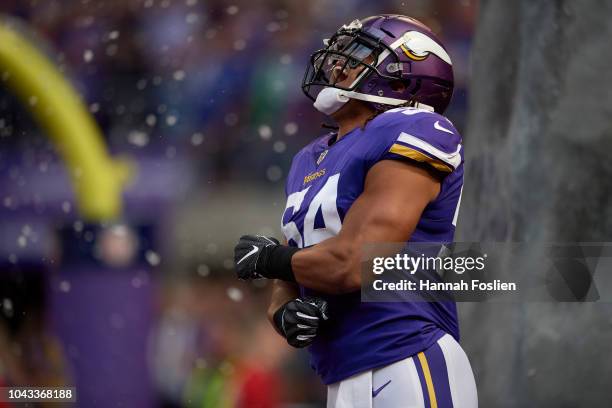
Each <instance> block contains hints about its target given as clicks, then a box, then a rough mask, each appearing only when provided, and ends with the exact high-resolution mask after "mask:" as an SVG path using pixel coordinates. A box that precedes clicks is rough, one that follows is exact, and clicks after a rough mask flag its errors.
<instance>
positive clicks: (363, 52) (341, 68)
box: [321, 36, 375, 89]
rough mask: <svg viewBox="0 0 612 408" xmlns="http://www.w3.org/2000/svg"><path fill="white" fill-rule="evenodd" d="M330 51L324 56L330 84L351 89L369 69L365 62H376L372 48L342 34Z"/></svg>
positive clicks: (323, 61) (324, 72)
mask: <svg viewBox="0 0 612 408" xmlns="http://www.w3.org/2000/svg"><path fill="white" fill-rule="evenodd" d="M329 50H330V53H329V54H327V55H325V57H323V58H322V61H321V63H322V67H321V68H322V71H323V75H324V77H325V78H327V80H328V82H329V84H330V85H334V86H337V87H340V88H345V89H350V88H352V86H353V85H354V84H355V81H356V80H357V79H358V78H359V77H360V75H361V74H363V73H364V70H366V69H368V68H367V66H366V65H365V64H372V63H373V62H374V59H375V57H374V54H373V51H372V49H371V48H369V47H368V46H366V45H364V44H360V43H359V42H357V41H355V40H354V38H353V37H350V36H342V37H339V38H338V39H336V40H335V41H334V43H333V44H332V45H331V46H330V47H329Z"/></svg>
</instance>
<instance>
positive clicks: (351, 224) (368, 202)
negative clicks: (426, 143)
mask: <svg viewBox="0 0 612 408" xmlns="http://www.w3.org/2000/svg"><path fill="white" fill-rule="evenodd" d="M439 191H440V179H439V177H437V175H436V174H435V173H434V172H432V171H430V170H429V169H427V168H424V167H423V166H419V165H418V164H411V163H406V162H400V161H395V160H383V161H381V162H379V163H377V164H375V165H374V166H373V167H372V168H371V169H370V171H369V172H368V175H367V177H366V181H365V185H364V191H363V193H362V194H361V195H360V196H359V198H357V200H356V201H355V203H354V204H353V205H352V206H351V209H350V210H349V211H348V213H347V215H346V217H345V219H344V223H343V226H342V230H341V232H340V234H341V235H344V236H346V237H352V239H355V240H357V241H358V242H360V243H365V242H399V241H406V240H408V239H409V238H410V235H411V234H412V232H413V231H414V228H415V227H416V225H417V223H418V221H419V219H420V217H421V214H422V213H423V210H424V209H425V207H426V206H427V204H428V203H429V202H431V201H432V200H434V199H435V198H436V197H437V195H438V193H439Z"/></svg>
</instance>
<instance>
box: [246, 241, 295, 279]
mask: <svg viewBox="0 0 612 408" xmlns="http://www.w3.org/2000/svg"><path fill="white" fill-rule="evenodd" d="M299 250H300V249H299V248H294V247H290V246H285V245H270V246H267V247H264V248H262V249H261V254H260V255H259V258H258V259H257V265H256V267H255V271H256V272H257V273H258V274H260V275H261V276H264V277H266V278H268V279H280V280H284V281H287V282H295V276H293V269H292V268H291V258H292V257H293V254H295V253H296V252H297V251H299Z"/></svg>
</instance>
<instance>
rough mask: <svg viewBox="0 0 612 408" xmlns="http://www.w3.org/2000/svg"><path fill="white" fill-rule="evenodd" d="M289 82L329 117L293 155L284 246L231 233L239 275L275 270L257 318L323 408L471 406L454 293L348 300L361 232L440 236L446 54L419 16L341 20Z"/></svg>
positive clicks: (443, 228) (450, 196)
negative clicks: (305, 371) (295, 353)
mask: <svg viewBox="0 0 612 408" xmlns="http://www.w3.org/2000/svg"><path fill="white" fill-rule="evenodd" d="M324 44H325V48H323V49H321V50H319V51H317V52H315V53H314V54H313V55H312V57H311V60H310V63H309V65H308V68H307V70H306V74H305V76H304V80H303V84H302V88H303V90H304V92H305V93H306V95H307V96H308V97H309V98H311V99H312V100H313V101H314V106H315V108H316V109H318V110H319V111H321V112H323V113H325V114H327V115H329V116H330V117H331V118H332V119H333V120H334V121H335V122H336V123H337V125H338V129H337V131H335V132H331V133H329V134H326V135H324V136H322V137H319V138H318V139H316V140H314V141H313V142H312V143H310V144H309V145H308V146H306V147H305V148H303V149H302V150H301V151H300V152H299V153H298V154H297V155H296V156H295V157H294V159H293V163H292V166H291V170H290V172H289V174H288V177H287V183H286V193H287V205H286V209H285V212H284V214H283V217H282V230H283V233H284V235H285V242H286V245H281V244H280V243H279V242H278V241H277V240H276V239H273V238H270V237H263V236H257V235H246V236H243V237H241V238H240V240H239V242H238V244H237V246H236V248H235V263H236V271H237V274H238V277H239V278H241V279H255V278H262V277H263V278H268V279H275V281H274V288H273V294H272V299H271V304H270V307H269V313H268V314H269V318H270V320H271V322H272V324H273V325H274V327H275V328H276V330H277V331H278V332H279V333H280V334H281V335H282V336H284V337H285V338H286V339H287V341H288V342H289V344H291V345H293V346H295V347H305V346H309V351H310V355H311V365H312V366H313V368H314V369H315V370H316V372H317V373H318V374H319V375H320V376H321V378H322V379H323V381H324V382H325V383H326V384H327V385H328V407H336V408H340V407H352V408H355V407H375V408H387V407H389V408H391V407H392V408H398V407H460V408H473V407H476V406H477V395H476V386H475V381H474V376H473V373H472V369H471V367H470V364H469V361H468V359H467V357H466V355H465V353H464V351H463V350H462V348H461V347H460V346H459V343H458V340H459V330H458V324H457V311H456V305H455V303H454V302H446V301H445V302H384V303H383V302H361V298H360V288H361V271H360V261H361V259H360V257H361V251H362V247H363V245H364V243H366V242H404V241H405V242H435V243H450V242H452V240H453V235H454V230H455V225H456V221H457V213H458V209H459V203H460V198H461V191H462V186H463V150H462V139H461V136H460V134H459V132H458V131H457V129H455V127H454V126H453V124H452V123H451V122H450V121H449V120H448V119H447V118H445V117H444V116H442V113H443V112H444V110H445V109H446V107H447V105H448V103H449V101H450V98H451V95H452V91H453V73H452V64H451V59H450V57H449V55H448V53H447V51H446V50H445V48H444V46H443V45H442V43H441V42H440V41H439V40H438V39H437V38H436V36H435V35H434V34H433V33H432V31H431V30H430V29H429V28H428V27H426V26H425V25H424V24H422V23H421V22H419V21H417V20H415V19H412V18H409V17H405V16H400V15H379V16H373V17H369V18H366V19H363V20H361V21H360V20H355V21H353V22H352V23H350V24H348V25H344V26H342V27H341V28H340V29H339V30H338V31H337V32H336V33H335V34H334V35H333V36H332V37H331V38H330V39H329V40H325V41H324Z"/></svg>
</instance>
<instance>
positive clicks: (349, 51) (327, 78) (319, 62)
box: [302, 28, 401, 101]
mask: <svg viewBox="0 0 612 408" xmlns="http://www.w3.org/2000/svg"><path fill="white" fill-rule="evenodd" d="M325 42H326V43H327V46H326V47H325V48H323V49H320V50H318V51H316V52H315V53H313V54H312V55H311V57H310V64H309V65H308V67H307V69H306V74H305V75H304V81H303V83H302V90H303V91H304V93H305V94H306V96H308V98H310V99H311V100H313V101H314V100H315V99H316V96H317V94H318V93H319V92H320V91H321V89H322V88H324V87H333V88H338V89H342V90H345V91H355V90H357V89H359V88H360V85H362V84H363V82H364V81H365V80H366V79H367V78H368V77H370V76H371V75H372V74H376V75H378V76H379V77H381V78H386V79H388V80H400V79H401V78H400V77H398V76H391V75H385V74H383V73H382V72H380V71H379V70H378V68H377V65H378V58H379V57H380V55H381V54H383V52H384V51H385V50H386V51H387V52H388V53H390V55H394V54H392V50H391V49H390V48H389V47H388V46H387V45H386V44H384V43H381V42H380V41H378V39H376V38H375V37H372V36H370V35H369V34H368V33H364V32H358V31H352V32H351V31H347V30H345V29H342V28H341V29H340V30H338V32H337V33H336V34H334V36H333V37H332V38H330V39H329V40H325ZM396 59H397V58H396ZM397 62H399V61H397ZM334 70H338V71H339V72H343V73H344V72H346V71H347V70H353V73H354V74H356V77H357V78H356V80H355V81H353V82H352V83H350V84H347V85H346V84H345V85H342V84H341V82H344V81H343V78H342V77H341V76H336V77H334V75H333V71H334Z"/></svg>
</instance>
